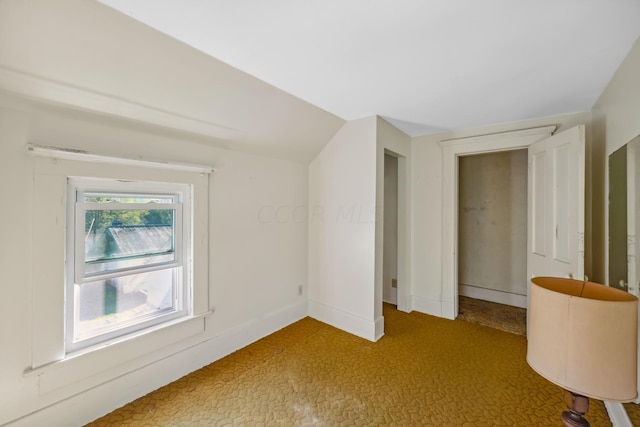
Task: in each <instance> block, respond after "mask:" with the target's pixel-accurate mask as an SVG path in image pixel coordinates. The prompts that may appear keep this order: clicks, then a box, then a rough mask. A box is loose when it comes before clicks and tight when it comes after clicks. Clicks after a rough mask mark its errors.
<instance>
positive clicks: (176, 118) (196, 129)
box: [0, 65, 243, 140]
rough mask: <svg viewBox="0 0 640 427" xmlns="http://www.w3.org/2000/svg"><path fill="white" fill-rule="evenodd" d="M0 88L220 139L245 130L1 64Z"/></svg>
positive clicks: (29, 96)
mask: <svg viewBox="0 0 640 427" xmlns="http://www.w3.org/2000/svg"><path fill="white" fill-rule="evenodd" d="M0 89H5V90H7V91H10V92H13V93H17V94H19V95H22V96H26V97H28V98H37V99H43V100H46V101H49V102H54V103H58V104H63V105H72V106H75V107H79V108H82V109H85V110H89V111H97V112H100V113H104V114H108V115H111V116H116V117H122V118H125V119H128V120H138V121H142V122H146V123H151V124H154V125H158V126H163V127H169V128H172V129H179V130H183V131H187V132H192V133H196V134H199V135H206V136H212V137H215V138H220V139H225V140H229V139H237V138H238V136H241V135H243V131H241V130H240V129H236V128H233V127H230V126H225V125H223V124H220V123H215V122H211V121H208V120H202V119H198V118H196V117H189V116H186V115H183V114H179V113H176V112H173V111H167V110H163V109H160V108H156V107H152V106H149V105H145V104H142V103H140V102H136V101H133V100H129V99H125V98H122V97H118V96H114V95H109V94H105V93H101V92H97V91H94V90H90V89H86V88H83V87H79V86H75V85H72V84H69V83H65V82H61V81H56V80H53V79H49V78H46V77H42V76H38V75H34V74H31V73H28V72H25V71H21V70H16V69H13V68H9V67H6V66H2V65H0Z"/></svg>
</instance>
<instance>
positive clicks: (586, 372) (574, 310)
mask: <svg viewBox="0 0 640 427" xmlns="http://www.w3.org/2000/svg"><path fill="white" fill-rule="evenodd" d="M529 296H530V301H529V302H530V304H529V330H528V334H527V335H528V337H527V338H528V346H527V363H529V366H531V367H532V368H533V370H535V371H536V372H537V373H538V374H540V375H542V376H543V377H544V378H546V379H547V380H549V381H551V382H552V383H554V384H556V385H558V386H560V387H562V388H563V389H565V403H566V404H567V406H568V407H569V410H568V411H565V412H563V413H562V422H563V423H564V425H565V426H589V422H588V421H587V420H586V419H585V418H584V417H583V415H584V414H585V413H586V412H587V411H588V410H589V399H588V398H589V397H592V398H596V399H599V400H607V401H614V402H630V401H632V400H634V399H635V398H636V396H637V394H638V392H637V365H638V359H637V351H638V349H637V346H638V344H637V342H638V333H637V327H638V298H637V297H635V296H634V295H631V294H629V293H627V292H624V291H621V290H619V289H614V288H610V287H608V286H604V285H600V284H597V283H592V282H583V281H580V280H573V279H560V278H556V277H536V278H534V279H532V280H531V291H530V293H529Z"/></svg>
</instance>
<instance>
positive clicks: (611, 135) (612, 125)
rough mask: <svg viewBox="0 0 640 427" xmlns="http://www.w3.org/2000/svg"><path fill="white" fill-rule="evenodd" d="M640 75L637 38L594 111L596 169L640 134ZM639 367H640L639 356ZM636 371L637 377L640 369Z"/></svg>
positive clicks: (605, 191)
mask: <svg viewBox="0 0 640 427" xmlns="http://www.w3.org/2000/svg"><path fill="white" fill-rule="evenodd" d="M639 75H640V39H638V40H637V41H636V43H635V45H634V46H633V48H632V49H631V51H630V52H629V54H628V55H627V57H626V58H625V60H624V61H623V62H622V64H621V65H620V67H619V68H618V71H616V74H615V75H614V76H613V78H612V79H611V81H610V82H609V84H608V85H607V87H606V89H605V90H604V92H603V93H602V95H601V96H600V98H599V99H598V101H597V102H596V105H595V106H594V108H593V127H594V140H595V141H596V143H597V144H598V146H599V147H601V152H602V154H603V155H602V157H601V158H600V162H599V165H598V166H599V167H601V168H602V169H603V170H605V171H606V170H607V163H608V155H609V154H611V153H613V152H614V151H616V150H617V149H619V148H620V147H622V146H623V145H625V144H626V143H627V142H629V141H631V140H632V139H633V138H635V137H636V136H638V135H640V120H639V119H638V118H639V117H640V79H638V76H639ZM607 175H608V174H605V176H607ZM607 184H608V183H607ZM601 190H602V196H601V197H602V200H603V201H607V200H608V185H603V187H602V188H601ZM607 208H608V206H607V204H606V203H603V204H602V206H601V210H602V214H603V216H605V217H607ZM607 232H608V230H607ZM603 241H604V242H608V241H609V239H608V233H607V234H605V238H604V239H603ZM607 252H608V251H607ZM639 336H640V332H639ZM638 366H640V355H639V362H638ZM638 372H639V375H640V369H639V370H638ZM639 384H640V377H639ZM637 402H638V400H636V403H637Z"/></svg>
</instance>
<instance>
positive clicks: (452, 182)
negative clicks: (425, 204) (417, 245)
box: [440, 126, 556, 319]
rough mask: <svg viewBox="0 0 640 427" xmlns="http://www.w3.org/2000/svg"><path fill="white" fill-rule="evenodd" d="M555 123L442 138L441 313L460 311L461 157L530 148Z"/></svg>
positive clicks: (449, 315) (450, 316) (549, 132)
mask: <svg viewBox="0 0 640 427" xmlns="http://www.w3.org/2000/svg"><path fill="white" fill-rule="evenodd" d="M555 129H556V126H544V127H539V128H532V129H524V130H521V131H513V132H502V133H496V134H491V135H480V136H475V137H468V138H458V139H450V140H446V141H441V142H440V145H441V146H442V288H441V289H442V291H441V295H440V299H441V302H442V310H443V313H442V316H443V317H446V318H448V319H455V318H456V317H457V315H458V292H457V284H458V271H457V265H458V233H457V231H458V230H457V223H458V212H457V204H458V157H459V156H463V155H471V154H480V153H490V152H496V151H508V150H517V149H522V148H527V147H528V146H529V145H531V144H532V143H534V142H537V141H539V140H541V139H543V138H545V137H549V136H551V135H552V133H553V132H554V131H555Z"/></svg>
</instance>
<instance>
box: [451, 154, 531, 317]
mask: <svg viewBox="0 0 640 427" xmlns="http://www.w3.org/2000/svg"><path fill="white" fill-rule="evenodd" d="M458 173H459V181H458V189H459V190H458V191H459V204H458V285H459V287H458V291H459V292H460V294H461V295H468V296H473V297H476V298H480V299H485V300H488V301H495V302H499V303H508V304H511V305H518V306H522V305H523V303H524V306H525V307H526V294H527V151H526V150H514V151H506V152H499V153H485V154H480V155H474V156H464V157H461V158H460V159H459V168H458ZM466 287H469V288H470V289H466ZM463 290H466V291H467V292H466V293H465V292H463ZM491 291H497V292H491ZM518 296H524V298H519V297H518ZM518 302H519V303H518Z"/></svg>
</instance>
